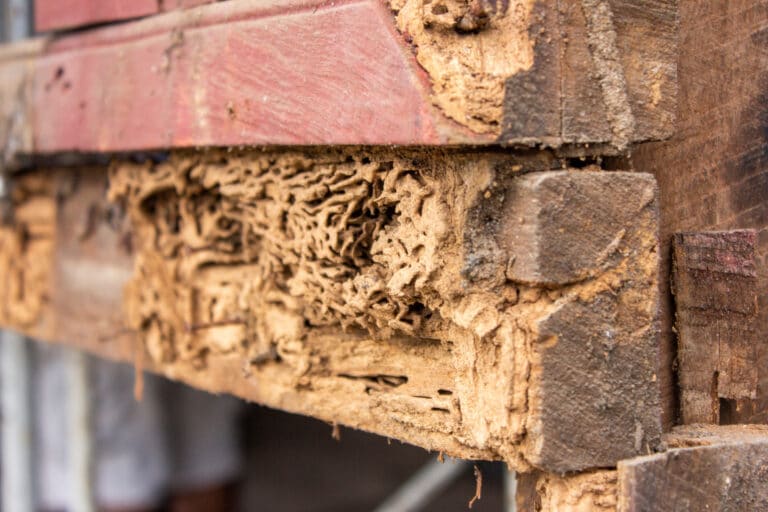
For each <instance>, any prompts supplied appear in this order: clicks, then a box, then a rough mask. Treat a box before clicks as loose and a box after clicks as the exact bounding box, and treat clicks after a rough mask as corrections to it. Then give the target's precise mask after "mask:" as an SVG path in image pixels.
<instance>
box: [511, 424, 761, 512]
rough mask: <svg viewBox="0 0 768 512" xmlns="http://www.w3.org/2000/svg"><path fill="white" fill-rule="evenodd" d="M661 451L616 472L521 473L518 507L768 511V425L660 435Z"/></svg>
mask: <svg viewBox="0 0 768 512" xmlns="http://www.w3.org/2000/svg"><path fill="white" fill-rule="evenodd" d="M664 440H665V442H666V444H667V446H668V450H667V451H664V452H663V453H658V454H654V455H648V456H643V457H636V458H632V459H628V460H623V461H620V462H619V464H618V468H617V469H615V470H597V471H587V472H583V473H576V474H570V475H557V474H548V473H542V472H532V473H526V474H523V475H519V477H518V487H517V505H518V510H521V511H522V510H524V511H541V512H592V511H601V512H614V511H615V512H656V511H659V512H666V511H670V512H672V511H674V512H694V511H696V512H698V511H702V510H709V511H713V512H718V511H719V512H725V511H733V512H736V511H744V510H750V511H752V510H754V511H757V510H766V509H767V508H768V478H767V477H768V462H766V460H768V458H767V457H766V456H768V428H766V427H765V426H762V425H733V426H724V427H718V426H703V425H699V426H685V427H678V428H675V429H674V430H672V432H670V433H668V434H665V436H664Z"/></svg>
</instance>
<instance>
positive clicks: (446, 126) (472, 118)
mask: <svg viewBox="0 0 768 512" xmlns="http://www.w3.org/2000/svg"><path fill="white" fill-rule="evenodd" d="M71 1H74V0H71ZM80 1H84V0H80ZM635 3H636V2H624V1H619V0H612V1H610V2H609V1H607V0H606V1H603V0H600V1H597V0H584V1H577V0H569V1H568V2H565V6H564V8H563V10H560V9H558V8H556V7H555V6H554V5H552V4H551V3H549V2H536V1H534V0H513V1H512V2H511V3H509V2H502V3H501V4H499V6H498V7H492V6H491V5H490V4H489V5H488V6H486V7H482V8H481V11H482V12H477V13H474V14H473V13H469V12H468V10H467V9H468V4H466V3H465V2H457V1H454V0H439V1H438V2H437V3H434V2H432V3H431V4H429V5H427V4H426V3H422V0H393V1H392V3H391V5H383V4H382V3H381V2H379V1H377V0H343V1H339V2H332V3H330V4H329V3H327V2H321V1H319V0H273V1H272V2H268V3H264V2H250V1H229V2H218V3H214V4H211V5H203V6H199V7H195V8H191V9H185V10H177V11H174V12H169V13H165V14H160V15H156V16H151V17H149V18H147V19H144V20H139V21H135V22H130V23H125V24H121V25H113V26H107V27H102V28H95V29H92V30H87V31H82V32H78V33H75V34H70V35H62V36H59V37H53V38H52V39H51V40H50V42H49V44H48V45H47V47H46V48H45V49H44V50H43V51H42V52H41V54H40V55H39V56H38V57H37V58H28V59H27V61H28V64H29V67H30V71H29V72H28V74H29V76H27V77H26V79H25V80H24V81H25V83H27V84H28V86H29V88H30V90H29V100H28V102H27V104H26V109H27V112H26V116H25V119H26V120H27V122H28V123H29V130H30V132H31V133H32V134H33V147H32V148H31V151H33V152H37V153H51V152H67V151H85V152H98V151H107V152H115V151H130V150H146V149H159V148H174V147H175V148H178V147H199V146H238V145H255V144H409V145H413V144H421V145H424V144H426V145H436V144H457V143H471V144H496V143H503V144H525V145H546V146H552V147H560V146H563V145H573V144H588V145H590V149H589V150H581V151H582V152H583V151H586V152H588V153H592V154H594V153H600V152H601V151H602V152H605V151H608V152H615V151H617V150H618V149H623V148H625V147H626V146H627V144H629V143H631V142H633V141H642V140H649V139H657V138H659V137H665V136H668V135H669V134H670V133H671V129H672V126H673V117H674V116H673V111H674V104H675V97H676V93H675V90H676V84H675V82H676V77H675V72H676V71H675V69H676V68H675V65H674V62H675V38H674V32H675V26H676V25H675V20H676V11H675V6H676V0H664V1H661V2H659V1H654V2H647V3H648V4H652V5H649V6H648V8H637V7H630V4H632V5H634V4H635ZM56 5H64V4H60V3H57V4H56ZM99 5H104V8H107V7H108V5H109V4H102V3H99ZM121 5H122V4H121ZM131 5H132V6H133V7H132V8H138V7H139V6H140V4H139V3H136V4H131ZM483 5H485V4H483ZM75 12H77V11H75ZM475 18H477V19H475ZM473 20H474V21H473ZM116 56H119V58H117V57H116ZM561 59H562V60H561ZM6 62H7V63H6V64H2V63H0V68H1V67H2V66H3V65H14V66H17V65H18V63H16V62H14V61H13V59H10V60H8V61H6ZM0 72H1V71H0ZM5 101H11V100H10V99H6V100H5ZM14 101H15V100H14ZM106 120H108V122H107V121H106ZM0 142H1V141H0ZM598 146H599V147H601V148H602V150H600V149H597V147H598Z"/></svg>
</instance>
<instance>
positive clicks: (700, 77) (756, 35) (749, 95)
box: [632, 0, 768, 426]
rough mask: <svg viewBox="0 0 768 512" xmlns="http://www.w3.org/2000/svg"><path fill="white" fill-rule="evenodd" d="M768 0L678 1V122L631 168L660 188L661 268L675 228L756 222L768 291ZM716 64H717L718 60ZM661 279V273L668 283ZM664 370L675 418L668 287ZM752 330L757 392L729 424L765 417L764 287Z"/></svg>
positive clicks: (759, 271) (761, 285) (760, 274)
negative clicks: (767, 205) (666, 139)
mask: <svg viewBox="0 0 768 512" xmlns="http://www.w3.org/2000/svg"><path fill="white" fill-rule="evenodd" d="M766 26H768V1H766V0H758V1H752V0H735V1H731V2H699V1H695V0H681V1H680V58H679V70H678V76H679V102H678V106H679V108H678V115H677V118H678V128H677V130H676V133H675V135H674V137H673V138H672V139H671V140H670V141H669V142H663V143H651V144H643V145H640V146H639V147H638V148H637V149H636V150H635V151H634V152H633V154H632V164H633V166H634V168H635V169H637V170H639V171H643V172H652V173H653V174H654V175H655V176H656V177H657V179H658V180H659V187H660V190H661V191H662V192H661V218H662V219H663V221H662V224H661V237H662V255H663V256H664V259H663V270H662V271H663V272H664V273H665V274H667V275H668V273H669V270H670V268H671V265H670V262H671V259H670V255H671V250H670V247H671V240H672V236H673V233H676V232H689V231H693V232H696V231H722V230H734V229H750V228H752V229H755V230H757V243H756V248H755V257H756V268H755V270H756V276H757V286H758V290H765V289H768V264H767V263H768V231H766V230H765V225H766V221H768V216H767V215H768V209H766V208H765V203H766V198H768V152H766V147H768V138H767V137H768V101H766V90H768V51H766V48H768V45H767V44H766V42H767V41H768V30H767V29H766ZM713 63H716V64H714V65H713ZM662 284H665V281H664V280H663V281H662ZM663 297H664V301H663V303H662V304H663V308H664V311H665V312H664V314H663V315H662V318H663V327H662V332H663V340H664V341H663V344H662V367H664V368H667V370H666V371H664V372H662V374H661V375H660V377H661V382H662V393H663V395H664V400H663V401H664V404H665V425H667V426H669V425H671V424H673V423H674V422H675V421H676V412H675V408H676V405H675V399H674V395H675V392H676V391H675V384H674V382H675V378H674V376H673V375H672V368H673V361H674V359H675V357H676V350H675V346H674V334H673V332H672V321H673V317H674V310H673V309H672V307H671V305H672V302H671V296H670V295H669V294H667V293H664V295H663ZM758 311H759V312H760V314H759V315H758V318H757V320H756V325H755V331H754V335H753V337H751V338H750V340H748V341H749V342H751V343H753V344H754V345H755V347H756V350H757V360H756V362H755V363H754V364H755V367H756V368H757V369H758V373H759V381H758V387H757V398H756V399H754V400H749V401H747V402H746V403H743V404H742V405H741V407H740V409H739V410H738V411H734V415H732V416H730V420H729V421H732V422H736V423H738V422H745V423H767V422H768V343H766V340H768V315H767V314H766V313H765V312H766V311H768V295H767V294H765V293H760V294H758Z"/></svg>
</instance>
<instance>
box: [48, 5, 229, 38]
mask: <svg viewBox="0 0 768 512" xmlns="http://www.w3.org/2000/svg"><path fill="white" fill-rule="evenodd" d="M215 1H216V0H35V9H34V12H35V29H36V30H37V31H38V32H46V31H49V30H64V29H72V28H75V27H81V26H83V25H93V24H96V23H104V22H109V21H120V20H125V19H129V18H138V17H139V16H148V15H150V14H157V13H158V12H162V11H167V10H171V9H179V8H184V7H192V6H195V5H200V4H204V3H209V2H215Z"/></svg>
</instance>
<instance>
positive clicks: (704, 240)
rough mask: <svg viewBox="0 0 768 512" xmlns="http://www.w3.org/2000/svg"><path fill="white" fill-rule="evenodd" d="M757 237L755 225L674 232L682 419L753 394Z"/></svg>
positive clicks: (710, 416) (711, 417) (711, 413)
mask: <svg viewBox="0 0 768 512" xmlns="http://www.w3.org/2000/svg"><path fill="white" fill-rule="evenodd" d="M756 240H757V235H756V232H755V231H754V230H745V231H725V232H709V233H678V234H676V235H675V236H674V239H673V243H672V245H673V261H672V266H673V272H672V276H673V289H672V292H673V295H674V297H675V310H676V320H675V326H676V328H677V335H678V338H677V339H678V354H679V356H678V360H679V369H678V383H679V386H680V394H681V400H680V406H681V417H682V420H683V423H714V424H719V423H720V416H721V412H720V411H721V408H724V409H726V410H725V411H724V412H725V413H726V414H727V412H728V411H727V409H728V406H727V404H729V403H730V404H734V405H735V404H737V403H738V400H744V399H754V398H755V397H756V394H757V377H758V368H757V366H756V364H755V362H756V360H757V347H758V343H757V342H756V337H757V333H756V330H755V327H756V323H757V314H758V312H757V297H758V289H757V273H756V270H755V244H756ZM724 419H725V418H724Z"/></svg>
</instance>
